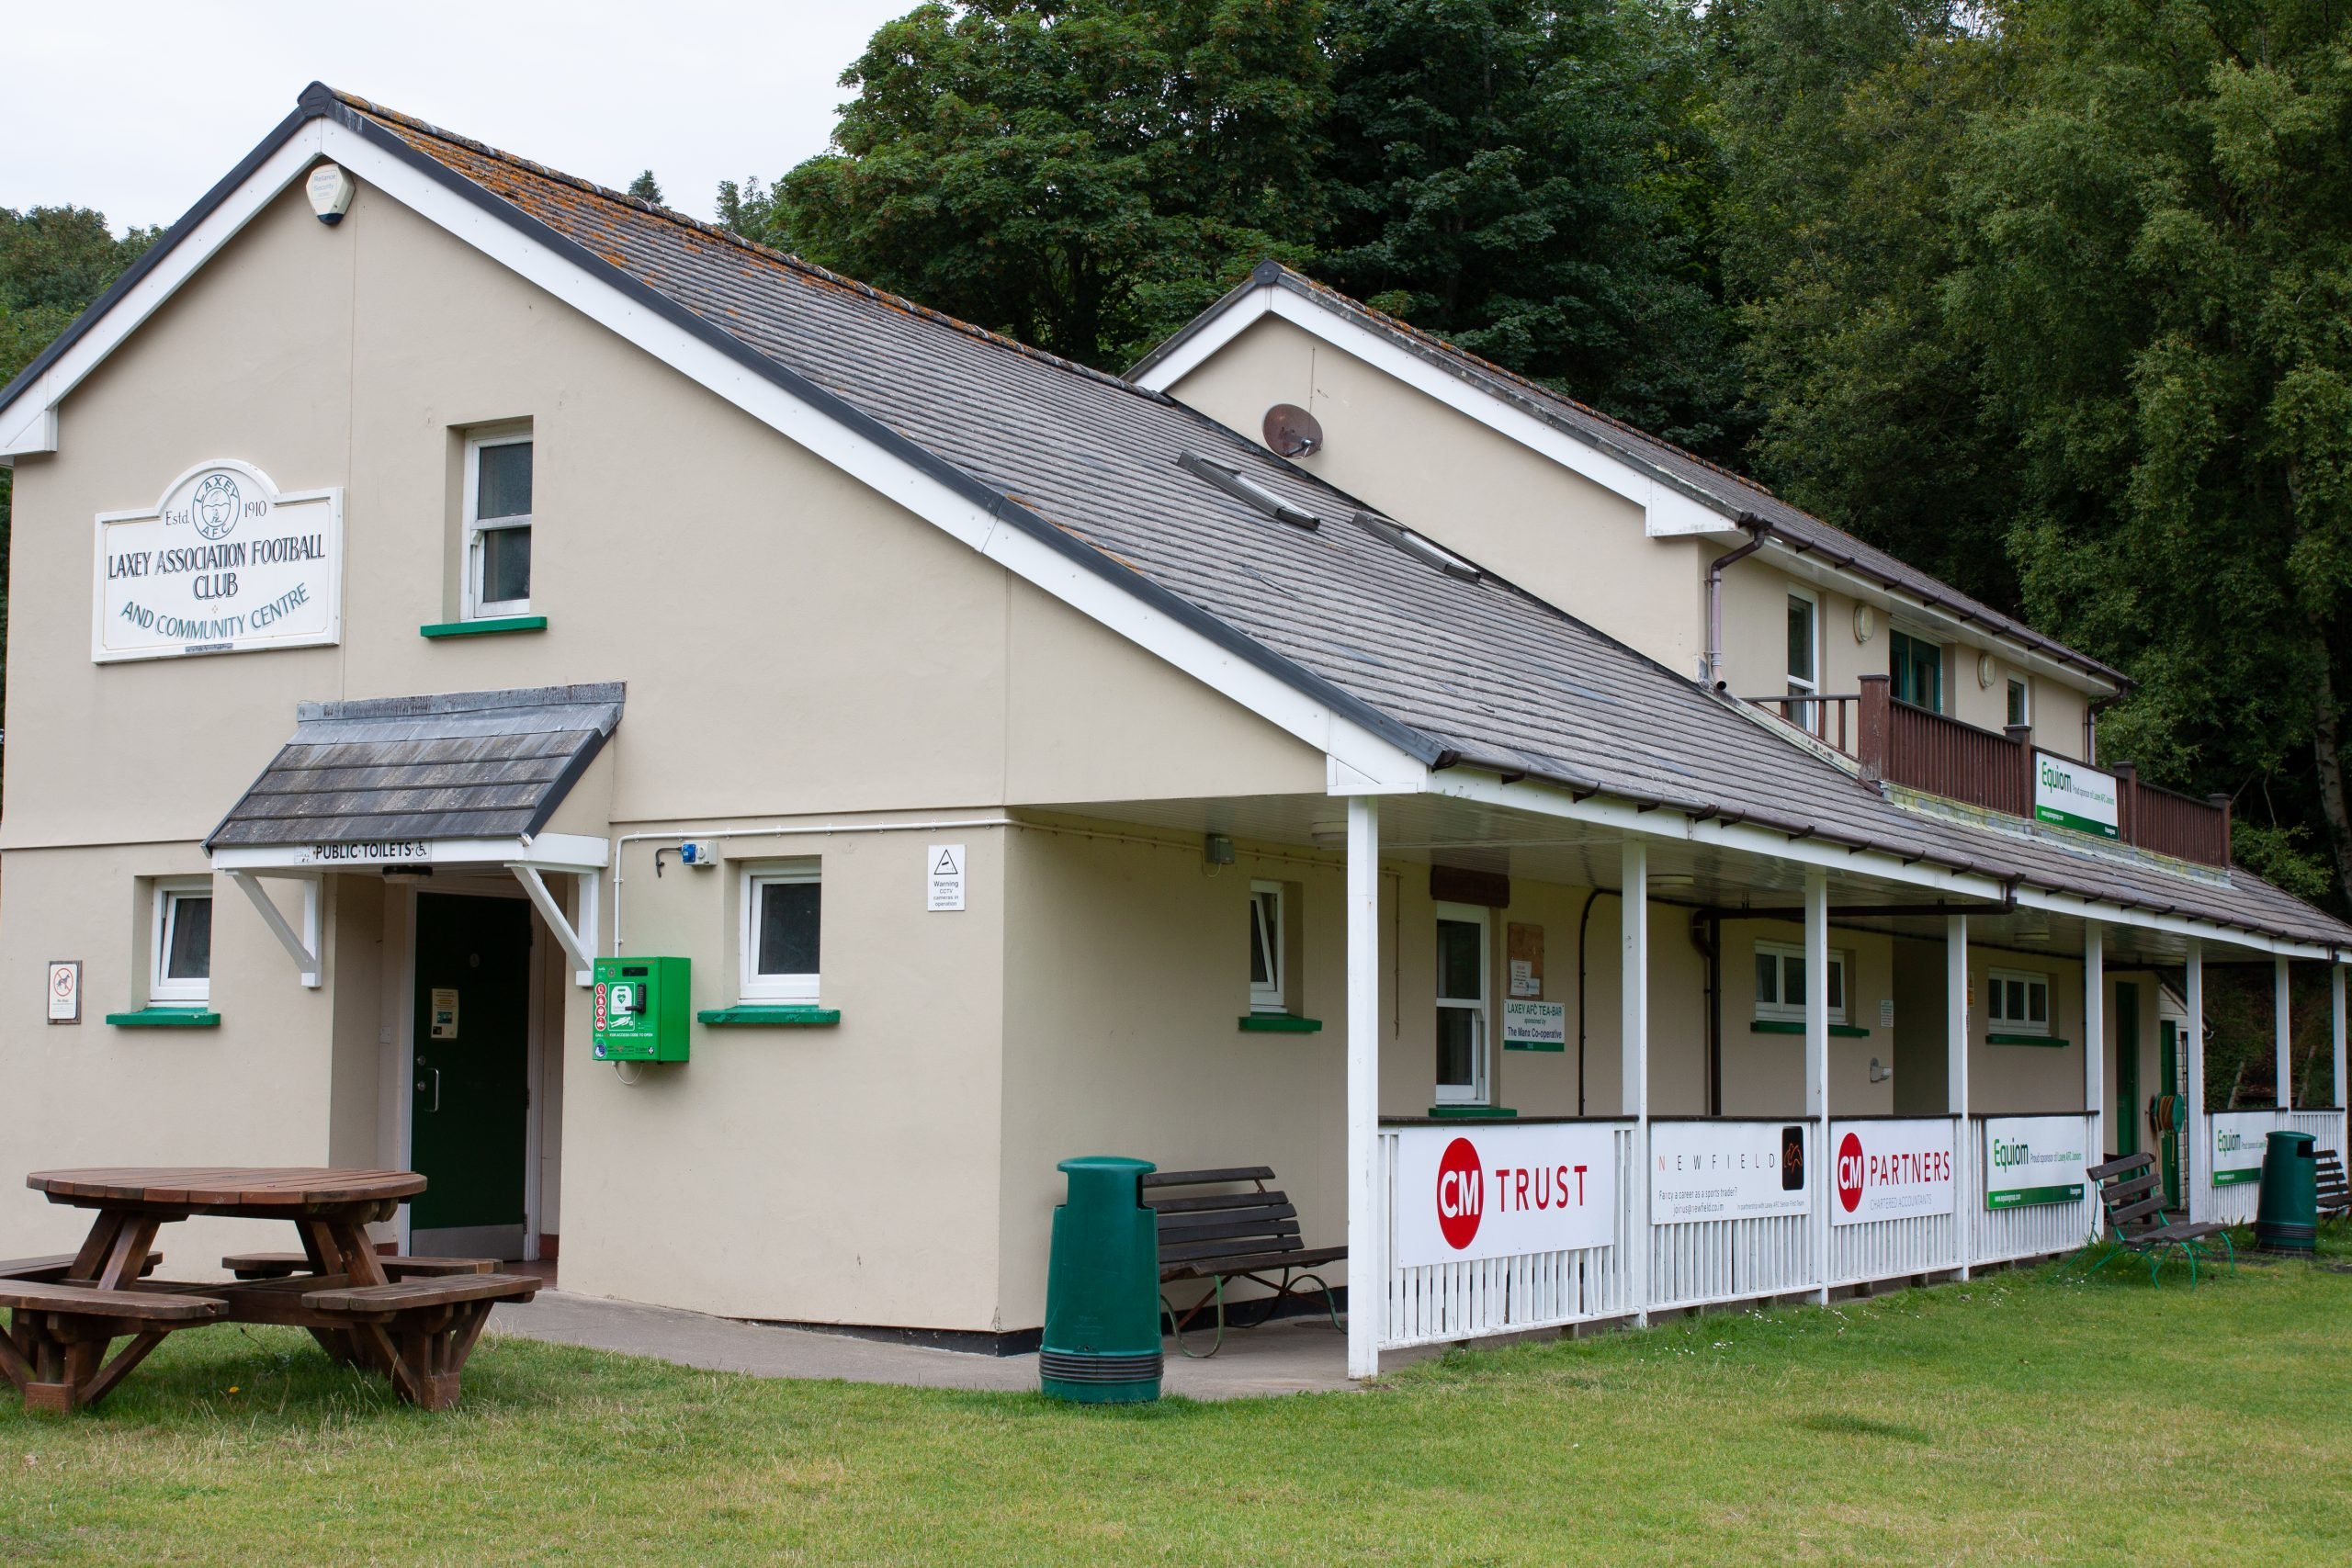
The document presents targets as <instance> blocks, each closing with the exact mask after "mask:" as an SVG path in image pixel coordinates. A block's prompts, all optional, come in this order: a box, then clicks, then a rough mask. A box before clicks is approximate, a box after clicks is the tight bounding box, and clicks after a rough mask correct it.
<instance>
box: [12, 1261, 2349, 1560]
mask: <svg viewBox="0 0 2352 1568" xmlns="http://www.w3.org/2000/svg"><path fill="white" fill-rule="evenodd" d="M2323 1245H2324V1246H2328V1247H2329V1248H2330V1254H2331V1260H2333V1261H2343V1260H2344V1258H2345V1257H2346V1250H2347V1249H2346V1247H2344V1245H2343V1244H2342V1243H2341V1242H2340V1241H2334V1242H2330V1243H2324V1244H2323ZM2166 1273H2167V1279H2166V1280H2165V1284H2164V1285H2163V1286H2162V1287H2161V1288H2151V1287H2150V1285H2149V1283H2148V1280H2147V1277H2146V1274H2145V1272H2144V1270H2142V1271H2139V1272H2137V1273H2134V1272H2131V1271H2129V1270H2127V1269H2125V1268H2124V1267H2123V1266H2121V1265H2120V1264H2119V1265H2117V1266H2115V1267H2112V1268H2110V1269H2108V1270H2107V1271H2106V1273H2104V1274H2102V1275H2100V1276H2098V1278H2096V1279H2094V1280H2090V1281H2088V1282H2083V1281H2081V1280H2075V1279H2071V1278H2062V1277H2060V1276H2059V1275H2058V1274H2056V1273H2055V1272H2053V1271H2049V1270H2045V1271H2043V1272H2041V1273H2039V1274H2011V1275H2002V1276H1995V1277H1992V1278H1989V1279H1985V1280H1977V1281H1974V1282H1973V1283H1971V1284H1966V1285H1951V1286H1943V1287H1939V1288H1938V1289H1935V1290H1931V1291H1922V1292H1907V1293H1903V1294H1897V1295H1891V1296H1885V1297H1882V1298H1880V1299H1878V1300H1877V1301H1874V1302H1870V1303H1848V1304H1842V1305H1839V1306H1837V1307H1833V1308H1829V1309H1826V1310H1821V1309H1813V1308H1803V1309H1791V1310H1785V1311H1780V1312H1773V1313H1770V1314H1726V1315H1722V1316H1715V1317H1708V1318H1702V1319H1699V1320H1696V1321H1686V1322H1681V1323H1677V1324H1672V1325H1666V1326H1663V1327H1661V1328H1658V1329H1657V1330H1655V1331H1653V1332H1651V1333H1648V1334H1629V1335H1610V1336H1604V1337H1598V1338H1594V1339H1590V1340H1585V1341H1581V1342H1554V1343H1546V1344H1544V1345H1540V1346H1533V1345H1531V1346H1524V1347H1519V1348H1508V1349H1503V1350H1498V1351H1491V1352H1483V1353H1477V1354H1457V1355H1453V1356H1451V1357H1448V1358H1447V1359H1444V1360H1443V1361H1441V1362H1433V1363H1430V1364H1427V1365H1424V1366H1419V1367H1415V1368H1410V1369H1407V1370H1405V1371H1401V1372H1399V1373H1398V1374H1397V1376H1395V1377H1394V1378H1392V1379H1390V1380H1389V1381H1388V1382H1387V1383H1386V1385H1385V1386H1384V1387H1382V1388H1380V1389H1378V1390H1376V1391H1374V1392H1372V1393H1349V1394H1331V1395H1311V1396H1296V1397H1291V1398H1280V1399H1266V1400H1252V1401H1244V1402H1239V1403H1236V1404H1220V1405H1209V1404H1190V1403H1187V1402H1183V1401H1169V1402H1166V1403H1163V1404H1159V1405H1156V1406H1148V1407H1141V1408H1129V1409H1071V1408H1065V1407H1062V1406H1058V1405H1055V1404H1048V1403H1046V1401H1044V1400H1043V1399H1041V1398H1038V1397H1035V1396H1031V1395H1007V1394H958V1393H923V1392H918V1391H913V1390H905V1389H895V1388H877V1387H870V1386H858V1385H852V1384H841V1383H806V1382H802V1383H794V1382H760V1381H757V1380H754V1379H751V1378H746V1377H737V1376H731V1375H722V1374H718V1373H708V1372H697V1371H684V1370H680V1369H677V1368H674V1367H670V1366H666V1365H662V1364H660V1363H657V1362H652V1361H644V1360H637V1359H629V1358H626V1357H618V1356H610V1355H605V1354H602V1353H600V1352H595V1351H587V1350H576V1349H570V1348H559V1347H554V1346H547V1345H538V1344H533V1343H529V1342H526V1341H521V1340H515V1339H493V1340H492V1341H489V1342H487V1343H486V1344H485V1345H484V1346H483V1348H481V1350H480V1351H478V1352H477V1353H476V1355H475V1357H474V1359H473V1361H472V1363H471V1364H470V1365H469V1367H468V1369H467V1372H466V1398H465V1402H464V1404H463V1405H462V1406H461V1407H460V1408H459V1409H458V1410H457V1411H454V1412H451V1413H448V1414H445V1415H440V1416H426V1415H421V1414H419V1413H417V1412H415V1411H413V1410H408V1409H404V1408H402V1407H401V1406H399V1405H397V1404H392V1403H391V1402H390V1398H389V1395H388V1394H386V1393H384V1392H382V1385H381V1384H380V1383H378V1382H371V1381H366V1380H362V1379H360V1378H358V1377H357V1376H356V1375H353V1374H348V1373H343V1372H339V1371H335V1370H334V1369H333V1368H331V1367H330V1366H329V1364H328V1363H327V1361H326V1359H325V1358H324V1357H322V1356H321V1355H320V1354H319V1353H318V1352H317V1351H316V1350H315V1349H313V1348H311V1343H310V1341H309V1340H308V1339H307V1338H304V1337H300V1336H299V1335H297V1334H295V1333H293V1332H291V1331H277V1330H263V1329H251V1330H243V1331H240V1330H237V1329H233V1328H209V1329H203V1330H198V1331H195V1332H191V1333H187V1334H183V1335H179V1336H176V1337H174V1338H173V1339H172V1340H170V1341H169V1342H168V1343H167V1344H166V1345H165V1346H164V1348H163V1349H162V1350H161V1351H159V1352H157V1354H156V1355H155V1356H154V1357H153V1359H150V1360H149V1361H148V1363H147V1364H146V1365H145V1366H144V1367H142V1368H141V1369H140V1371H138V1372H137V1373H136V1374H134V1375H133V1376H132V1377H131V1378H130V1381H129V1382H126V1383H125V1384H124V1385H123V1386H122V1387H121V1388H120V1389H119V1390H118V1391H117V1392H116V1393H115V1394H114V1395H113V1396H112V1397H111V1398H110V1399H109V1400H108V1401H107V1404H104V1405H102V1406H101V1407H100V1408H99V1409H98V1410H97V1411H96V1412H95V1413H90V1414H85V1415H82V1416H74V1417H72V1418H70V1419H62V1420H61V1419H54V1418H39V1417H28V1416H25V1415H23V1414H22V1413H21V1412H19V1411H18V1410H17V1409H16V1408H15V1405H14V1402H13V1401H0V1405H5V1408H0V1562H5V1561H16V1560H19V1559H21V1560H25V1561H40V1562H211V1561H229V1560H244V1561H265V1562H270V1561H281V1560H285V1561H291V1560H305V1561H314V1562H367V1561H426V1562H460V1561H463V1562H478V1561H497V1560H518V1559H530V1560H552V1561H569V1560H577V1561H582V1562H604V1561H607V1560H647V1559H669V1560H677V1559H685V1558H693V1559H695V1560H698V1561H700V1562H738V1561H745V1562H748V1561H761V1562H769V1561H781V1562H1021V1563H1036V1562H1182V1563H1193V1562H1246V1563H1250V1564H1253V1565H1254V1564H1264V1563H1282V1562H1302V1563H1323V1562H1339V1561H1345V1562H1406V1563H1420V1562H1449V1563H1456V1562H1458V1563H1487V1562H1542V1563H1559V1562H1605V1563H1608V1564H1611V1568H1617V1565H1621V1564H1626V1563H1645V1562H1690V1563H1709V1564H1713V1563H1739V1564H1770V1563H1778V1562H1792V1561H1794V1562H1905V1563H1923V1562H2000V1563H2018V1562H2063V1563H2069V1564H2072V1563H2095V1562H2116V1563H2153V1562H2183V1563H2186V1562H2200V1563H2204V1562H2280V1563H2303V1562H2347V1561H2352V1509H2347V1507H2346V1495H2347V1484H2346V1477H2347V1476H2348V1475H2352V1274H2338V1273H2334V1272H2330V1271H2328V1270H2326V1269H2315V1268H2313V1267H2312V1266H2311V1265H2308V1264H2304V1263H2300V1262H2298V1263H2261V1264H2248V1265H2246V1266H2245V1267H2243V1268H2242V1269H2240V1271H2239V1272H2238V1274H2237V1275H2236V1276H2235V1277H2234V1278H2230V1277H2222V1278H2214V1279H2211V1280H2208V1281H2207V1282H2206V1283H2205V1284H2203V1285H2202V1286H2201V1287H2200V1288H2199V1289H2198V1290H2197V1291H2196V1292H2193V1293H2192V1292H2190V1291H2189V1290H2188V1281H2187V1279H2186V1277H2185V1275H2182V1276H2179V1277H2173V1270H2170V1269H2167V1271H2166Z"/></svg>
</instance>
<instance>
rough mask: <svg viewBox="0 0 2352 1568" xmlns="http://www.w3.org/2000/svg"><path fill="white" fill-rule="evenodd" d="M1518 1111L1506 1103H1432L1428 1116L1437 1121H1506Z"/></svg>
mask: <svg viewBox="0 0 2352 1568" xmlns="http://www.w3.org/2000/svg"><path fill="white" fill-rule="evenodd" d="M1518 1114H1519V1112H1518V1111H1513V1110H1512V1109H1511V1108H1510V1106H1508V1105H1432V1106H1430V1119H1431V1120H1433V1121H1438V1122H1508V1121H1510V1119H1511V1118H1512V1117H1514V1116H1516V1115H1518Z"/></svg>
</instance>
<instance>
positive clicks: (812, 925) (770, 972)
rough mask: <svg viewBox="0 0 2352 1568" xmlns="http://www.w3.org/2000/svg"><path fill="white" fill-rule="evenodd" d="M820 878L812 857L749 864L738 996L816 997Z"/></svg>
mask: <svg viewBox="0 0 2352 1568" xmlns="http://www.w3.org/2000/svg"><path fill="white" fill-rule="evenodd" d="M823 926H824V882H823V880H822V878H821V877H820V874H819V869H818V863H816V862H815V861H793V862H786V863H776V864H774V865H764V866H754V867H752V869H751V870H750V871H748V872H746V873H745V874H744V876H743V932H742V943H743V990H742V995H743V999H744V1000H745V1001H759V1002H788V1003H806V1004H808V1005H809V1006H814V1005H815V1004H816V1001H817V975H818V952H819V945H820V944H819V938H820V935H821V933H822V931H823Z"/></svg>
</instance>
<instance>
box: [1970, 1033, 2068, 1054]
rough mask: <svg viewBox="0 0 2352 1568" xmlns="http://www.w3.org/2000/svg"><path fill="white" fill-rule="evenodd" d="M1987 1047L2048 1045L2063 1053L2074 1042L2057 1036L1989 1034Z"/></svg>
mask: <svg viewBox="0 0 2352 1568" xmlns="http://www.w3.org/2000/svg"><path fill="white" fill-rule="evenodd" d="M2072 1043H2074V1042H2072V1041H2070V1040H2068V1039H2066V1038H2065V1037H2064V1036H2063V1035H2057V1034H1987V1035H1986V1036H1985V1044H1987V1045H2046V1046H2048V1047H2049V1048H2050V1049H2051V1050H2052V1051H2063V1050H2064V1049H2065V1048H2066V1047H2067V1046H2068V1045H2071V1044H2072Z"/></svg>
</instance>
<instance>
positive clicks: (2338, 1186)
mask: <svg viewBox="0 0 2352 1568" xmlns="http://www.w3.org/2000/svg"><path fill="white" fill-rule="evenodd" d="M2314 1157H2315V1158H2317V1160H2318V1161H2319V1213H2320V1217H2321V1218H2322V1219H2327V1218H2329V1217H2331V1216H2338V1217H2340V1216H2342V1215H2344V1214H2347V1213H2352V1189H2347V1188H2346V1186H2345V1182H2344V1156H2342V1155H2340V1154H2337V1153H2336V1152H2335V1150H2334V1149H2319V1150H2316V1151H2314Z"/></svg>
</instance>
